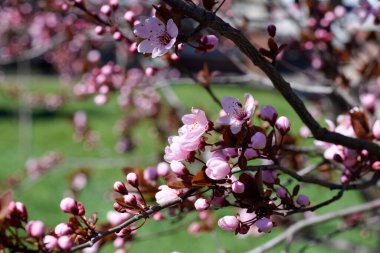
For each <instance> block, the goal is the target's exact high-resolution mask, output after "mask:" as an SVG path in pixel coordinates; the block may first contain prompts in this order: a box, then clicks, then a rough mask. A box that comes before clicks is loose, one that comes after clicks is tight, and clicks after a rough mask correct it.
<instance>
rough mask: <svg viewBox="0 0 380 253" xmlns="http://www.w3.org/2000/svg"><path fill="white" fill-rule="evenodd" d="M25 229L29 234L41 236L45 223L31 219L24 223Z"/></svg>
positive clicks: (43, 232)
mask: <svg viewBox="0 0 380 253" xmlns="http://www.w3.org/2000/svg"><path fill="white" fill-rule="evenodd" d="M25 230H26V232H27V233H28V234H29V235H30V236H33V237H36V238H38V237H42V236H43V235H44V234H45V224H44V223H43V222H42V221H40V220H32V221H29V222H28V224H26V226H25Z"/></svg>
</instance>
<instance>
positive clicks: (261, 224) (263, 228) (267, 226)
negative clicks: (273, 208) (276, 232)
mask: <svg viewBox="0 0 380 253" xmlns="http://www.w3.org/2000/svg"><path fill="white" fill-rule="evenodd" d="M256 227H257V228H258V229H259V232H263V233H269V232H271V231H272V228H273V222H272V221H271V220H270V219H268V218H266V217H263V218H261V219H259V220H257V221H256Z"/></svg>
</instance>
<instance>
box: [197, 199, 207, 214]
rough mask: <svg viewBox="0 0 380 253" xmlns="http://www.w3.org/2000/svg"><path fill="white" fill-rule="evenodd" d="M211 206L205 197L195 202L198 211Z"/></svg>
mask: <svg viewBox="0 0 380 253" xmlns="http://www.w3.org/2000/svg"><path fill="white" fill-rule="evenodd" d="M209 206H210V202H209V201H208V200H207V199H205V198H199V199H197V201H195V203H194V207H195V209H196V210H197V211H203V210H206V209H207V208H208V207H209Z"/></svg>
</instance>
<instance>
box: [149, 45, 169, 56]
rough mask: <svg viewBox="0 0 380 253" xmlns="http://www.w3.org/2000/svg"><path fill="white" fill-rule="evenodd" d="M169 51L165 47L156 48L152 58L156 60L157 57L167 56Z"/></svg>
mask: <svg viewBox="0 0 380 253" xmlns="http://www.w3.org/2000/svg"><path fill="white" fill-rule="evenodd" d="M168 51H169V50H168V49H167V48H165V47H156V48H154V49H153V51H152V58H156V57H157V56H162V55H164V54H166V53H167V52H168Z"/></svg>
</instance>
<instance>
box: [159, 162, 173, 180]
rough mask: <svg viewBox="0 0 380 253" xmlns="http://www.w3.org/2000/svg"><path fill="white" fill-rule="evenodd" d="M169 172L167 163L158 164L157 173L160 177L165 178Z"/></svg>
mask: <svg viewBox="0 0 380 253" xmlns="http://www.w3.org/2000/svg"><path fill="white" fill-rule="evenodd" d="M169 172H170V166H169V164H168V163H166V162H160V163H159V164H158V165H157V173H158V175H160V176H161V177H166V176H167V175H169Z"/></svg>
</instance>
